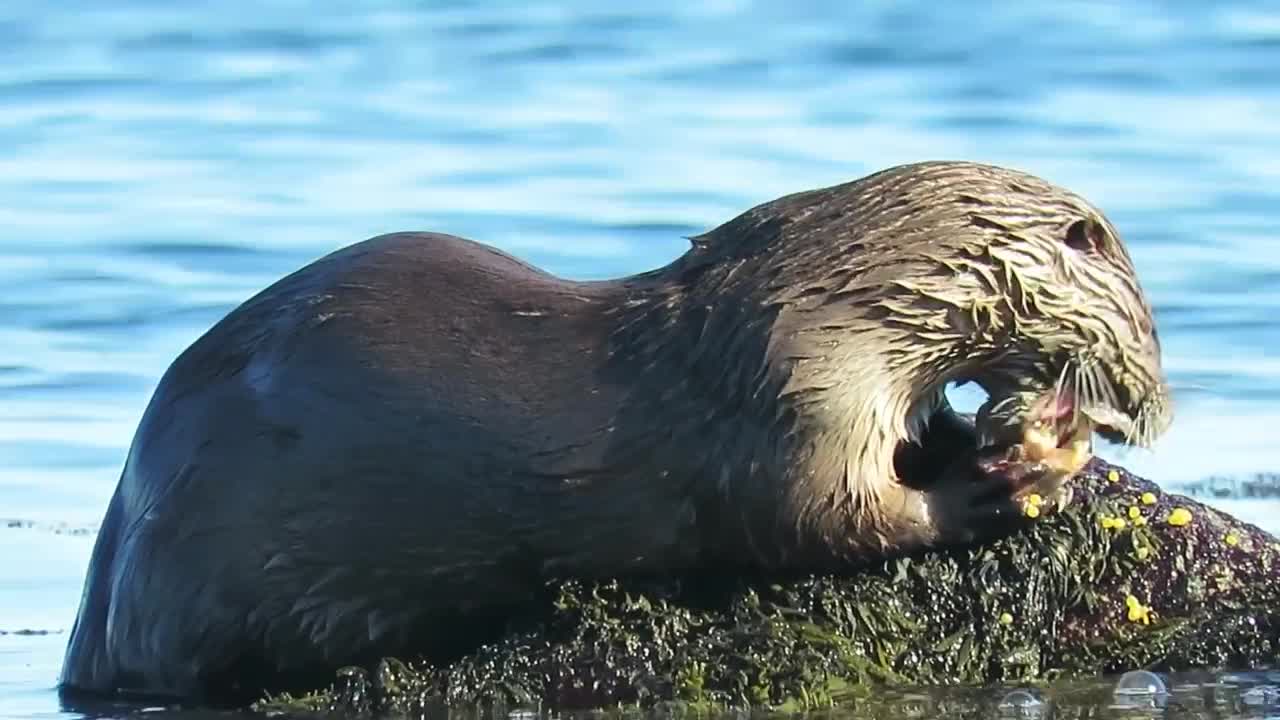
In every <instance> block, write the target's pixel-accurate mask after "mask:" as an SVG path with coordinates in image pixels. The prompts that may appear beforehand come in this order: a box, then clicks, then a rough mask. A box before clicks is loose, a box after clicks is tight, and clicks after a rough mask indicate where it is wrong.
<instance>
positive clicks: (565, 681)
mask: <svg viewBox="0 0 1280 720" xmlns="http://www.w3.org/2000/svg"><path fill="white" fill-rule="evenodd" d="M1073 487H1074V488H1075V492H1074V497H1073V499H1072V501H1071V504H1070V505H1069V506H1068V507H1067V508H1066V509H1064V510H1063V511H1061V512H1059V513H1053V514H1047V515H1045V516H1042V517H1039V518H1037V519H1036V520H1035V521H1034V522H1032V523H1030V527H1029V528H1027V529H1026V530H1025V531H1021V532H1018V533H1016V534H1014V535H1012V536H1010V537H1007V538H1005V539H1002V540H999V541H996V542H992V543H988V544H984V545H980V546H975V547H971V548H964V549H955V550H950V551H939V552H932V553H928V554H922V555H918V556H915V557H910V558H901V559H895V560H891V561H888V562H884V563H882V564H879V565H876V566H873V567H869V568H866V569H865V570H862V571H859V572H856V573H849V574H847V575H841V576H821V577H800V578H768V579H761V578H733V579H725V578H715V577H711V576H707V575H703V576H700V577H694V578H682V579H672V580H670V581H666V582H664V583H657V582H641V581H622V580H615V581H610V582H600V583H581V582H566V583H563V584H562V585H561V586H559V588H558V598H557V600H556V602H555V603H554V605H553V606H551V607H548V608H546V609H545V612H544V613H543V614H542V615H541V617H539V618H538V619H536V620H532V621H530V622H528V623H526V625H525V626H524V627H523V628H517V629H514V630H513V631H512V632H511V633H509V634H508V635H506V636H505V637H504V638H503V639H501V640H500V641H498V642H497V643H495V644H490V645H486V646H484V647H481V648H479V649H477V650H475V651H474V652H472V653H471V654H469V655H466V656H465V657H463V658H461V659H459V660H457V661H455V662H452V663H450V664H448V665H444V666H431V665H428V664H425V663H424V664H414V663H407V664H406V663H402V662H400V661H398V660H390V659H389V660H385V661H383V662H382V663H381V664H380V665H379V666H378V667H377V668H372V669H371V670H370V671H368V672H366V671H365V670H361V669H354V668H351V669H347V670H345V671H344V672H343V673H342V674H341V676H340V677H339V678H338V679H337V680H336V681H335V683H334V684H333V686H331V687H330V688H329V689H327V690H325V691H323V692H319V693H317V694H315V695H311V696H307V697H303V698H294V697H290V696H281V697H276V698H271V699H268V700H265V701H263V702H260V703H259V704H258V705H257V709H259V710H312V711H314V710H326V709H333V710H342V711H345V712H352V711H368V710H393V711H398V712H409V713H419V712H422V711H423V710H425V709H427V708H431V707H439V706H441V705H458V704H466V705H471V704H485V705H499V706H508V707H509V706H512V705H518V706H541V707H555V708H583V707H603V706H617V705H624V706H626V705H641V706H645V705H654V704H659V703H667V702H669V701H675V702H677V703H678V704H679V706H680V707H681V708H684V709H695V710H696V709H701V708H719V707H728V706H734V707H747V706H752V707H759V706H767V707H772V708H781V709H800V708H820V707H825V706H829V705H831V704H833V703H837V702H838V703H841V704H842V705H850V704H852V705H856V704H857V703H858V702H859V701H860V699H867V698H870V697H872V696H873V694H874V693H877V692H879V690H878V688H882V687H883V685H884V684H885V683H890V684H913V685H914V684H954V683H987V682H1005V683H1014V682H1018V683H1029V682H1038V681H1044V680H1048V679H1052V678H1053V677H1055V676H1062V675H1097V674H1099V673H1108V672H1119V671H1123V670H1127V669H1131V668H1137V667H1146V668H1150V669H1157V670H1180V669H1190V668H1204V667H1217V668H1228V667H1229V668H1250V667H1257V666H1262V665H1268V664H1274V663H1275V662H1276V661H1277V659H1278V658H1280V562H1278V559H1280V542H1277V540H1276V538H1274V537H1273V536H1271V535H1269V534H1267V533H1265V532H1263V531H1262V530H1260V529H1259V528H1257V527H1255V526H1253V525H1249V524H1246V523H1243V522H1240V521H1238V520H1236V519H1234V518H1232V517H1230V516H1228V515H1226V514H1224V513H1222V512H1219V511H1217V510H1214V509H1212V508H1210V507H1207V506H1205V505H1203V504H1201V503H1199V502H1196V501H1194V500H1192V499H1190V498H1188V497H1184V496H1180V495H1172V494H1167V493H1164V492H1162V491H1161V490H1160V488H1159V487H1157V486H1156V485H1155V484H1154V483H1151V482H1150V481H1147V480H1144V479H1141V478H1138V477H1135V476H1133V475H1130V474H1129V473H1127V472H1125V471H1124V470H1122V469H1120V468H1117V467H1114V466H1111V465H1108V464H1107V463H1105V462H1103V461H1101V460H1097V459H1095V460H1094V461H1092V462H1091V463H1090V464H1089V465H1088V466H1087V467H1086V468H1085V470H1084V471H1083V472H1082V473H1081V474H1080V476H1079V477H1078V478H1077V479H1076V480H1075V481H1073ZM1032 512H1033V513H1034V512H1035V511H1032Z"/></svg>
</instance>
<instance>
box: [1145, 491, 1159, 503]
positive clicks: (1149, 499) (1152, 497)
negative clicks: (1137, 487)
mask: <svg viewBox="0 0 1280 720" xmlns="http://www.w3.org/2000/svg"><path fill="white" fill-rule="evenodd" d="M1142 504H1143V505H1155V504H1156V494H1155V493H1153V492H1144V493H1142Z"/></svg>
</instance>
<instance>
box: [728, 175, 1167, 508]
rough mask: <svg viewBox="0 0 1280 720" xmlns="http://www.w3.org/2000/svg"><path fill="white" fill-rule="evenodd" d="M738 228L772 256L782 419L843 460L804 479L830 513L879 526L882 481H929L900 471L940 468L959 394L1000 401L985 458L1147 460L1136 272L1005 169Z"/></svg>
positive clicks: (1084, 213)
mask: <svg viewBox="0 0 1280 720" xmlns="http://www.w3.org/2000/svg"><path fill="white" fill-rule="evenodd" d="M736 222H737V230H736V234H737V235H738V237H739V238H743V237H747V238H750V237H759V238H766V239H764V240H756V241H749V240H748V241H746V242H744V243H741V244H739V246H738V247H739V254H740V257H742V258H744V259H743V262H744V263H745V262H749V260H748V258H750V257H752V256H760V255H768V256H770V257H771V258H772V260H769V261H766V262H765V263H763V265H764V266H767V272H768V273H769V274H770V275H771V278H770V284H769V287H771V288H773V289H774V291H775V294H774V295H772V296H771V297H770V298H768V299H767V301H766V305H767V306H768V307H770V308H774V309H775V311H776V313H777V317H776V320H775V322H774V325H773V333H772V339H771V341H770V342H771V348H770V355H771V358H772V360H773V361H775V363H774V364H775V367H779V366H781V367H784V368H785V370H784V371H783V372H782V375H783V378H784V379H783V382H782V386H783V390H782V393H781V395H782V398H783V405H784V410H785V411H786V413H787V415H788V416H789V417H793V418H797V420H796V422H799V423H804V424H806V425H807V426H808V428H809V430H810V432H808V433H806V436H807V437H811V438H817V439H815V440H813V442H814V443H815V445H820V444H824V443H825V447H824V452H822V453H814V456H820V457H823V458H829V457H840V458H842V459H841V462H843V463H844V467H842V468H826V467H824V468H816V469H814V468H810V469H809V470H808V472H809V475H811V476H813V477H815V478H825V479H824V480H814V482H826V483H828V484H830V483H831V482H832V481H831V478H834V477H840V478H843V481H842V482H838V483H836V485H838V486H839V487H833V488H830V492H828V493H826V494H825V497H827V498H829V499H834V500H837V501H839V499H840V498H843V499H844V503H843V504H849V503H850V502H851V504H852V505H853V506H854V507H855V508H858V507H861V508H867V509H871V510H870V511H874V508H876V507H877V505H878V504H880V500H881V499H880V498H879V497H878V495H880V494H882V491H883V490H884V488H885V487H886V485H885V483H886V482H890V483H891V482H893V481H901V482H908V481H910V480H911V478H903V477H899V475H900V474H902V470H901V469H902V468H903V467H917V468H919V467H922V466H925V465H927V466H929V467H932V468H934V469H936V468H937V465H938V464H937V462H933V463H921V462H911V461H910V458H909V457H908V458H907V461H906V462H904V458H903V456H904V454H905V455H907V456H910V455H911V454H912V453H916V454H925V455H927V454H928V453H929V452H930V451H931V450H932V451H936V452H942V451H941V450H940V449H938V448H930V447H929V446H930V443H931V442H933V441H932V440H931V435H932V433H931V432H930V426H931V425H939V424H950V425H954V424H955V423H941V422H940V420H943V419H945V420H951V421H954V420H956V419H957V417H956V416H955V414H954V413H953V411H952V410H951V408H950V407H949V404H948V402H947V400H946V396H945V390H946V388H947V386H948V385H949V384H952V383H965V382H975V383H978V384H979V385H981V386H982V387H983V388H984V389H985V390H986V391H987V393H988V394H989V396H990V401H989V402H988V403H987V405H986V406H984V408H983V410H982V411H981V412H980V413H979V417H978V429H979V431H980V432H974V433H972V436H971V438H970V440H969V441H968V442H969V444H970V445H971V446H974V447H973V448H972V449H974V450H977V449H978V448H977V446H980V445H982V444H984V443H998V442H1018V441H1019V439H1021V440H1023V441H1025V443H1026V444H1027V445H1028V446H1034V447H1037V448H1039V451H1054V450H1058V449H1064V448H1067V446H1071V445H1073V444H1074V445H1079V444H1080V443H1081V442H1084V443H1086V444H1087V442H1088V439H1087V438H1088V437H1089V436H1090V434H1091V432H1092V431H1097V432H1098V433H1100V434H1101V435H1103V436H1104V437H1107V438H1108V439H1111V440H1114V441H1118V442H1121V443H1128V444H1137V445H1146V444H1149V443H1151V442H1152V441H1153V440H1154V439H1155V438H1156V437H1157V436H1158V435H1160V434H1161V433H1162V432H1163V431H1164V430H1165V429H1166V428H1167V426H1168V425H1169V423H1170V420H1171V417H1172V403H1171V401H1170V396H1169V389H1168V384H1167V383H1166V381H1165V379H1164V373H1163V370H1162V368H1161V360H1160V342H1159V338H1158V336H1157V333H1156V330H1155V327H1154V323H1153V319H1152V313H1151V308H1150V305H1149V303H1148V301H1147V299H1146V297H1145V295H1144V293H1143V291H1142V289H1141V287H1140V285H1139V283H1138V280H1137V277H1136V273H1135V269H1134V266H1133V263H1132V261H1131V259H1130V257H1129V255H1128V253H1127V251H1126V250H1125V248H1124V246H1123V244H1122V242H1121V240H1120V238H1119V236H1118V234H1117V233H1116V232H1115V230H1114V228H1113V227H1112V226H1111V224H1110V223H1109V222H1108V221H1107V220H1106V219H1105V218H1104V217H1103V215H1102V213H1101V212H1099V211H1098V210H1097V209H1096V208H1094V207H1093V206H1091V205H1090V204H1089V203H1087V202H1086V201H1084V200H1083V199H1082V198H1080V197H1079V196H1077V195H1075V194H1072V193H1070V192H1068V191H1066V190H1063V189H1061V188H1058V187H1055V186H1053V185H1050V184H1049V183H1047V182H1045V181H1043V180H1040V179H1038V178H1036V177H1034V176H1031V175H1027V174H1024V173H1020V172H1016V171H1013V170H1008V169H1004V168H999V167H993V166H987V165H979V164H974V163H956V162H932V163H920V164H915V165H907V166H900V167H896V168H891V169H889V170H886V171H883V172H880V173H876V174H874V175H870V176H868V177H866V178H863V179H861V180H857V181H854V182H851V183H847V184H845V185H840V186H836V187H833V188H827V189H824V190H818V191H813V192H810V193H801V194H798V195H793V196H789V197H785V198H782V199H780V200H778V201H775V202H774V203H770V204H767V205H764V206H761V207H760V208H757V209H756V210H753V211H752V212H751V213H749V214H748V215H746V216H743V218H740V219H739V220H738V221H736ZM744 233H745V234H744ZM753 246H754V248H756V249H755V250H752V247H753ZM762 246H767V247H768V248H769V249H770V250H776V251H778V252H771V251H769V250H765V251H764V252H760V251H759V248H761V247H762ZM743 247H745V248H747V250H748V253H749V254H746V255H742V254H741V248H743ZM779 258H785V259H784V260H779ZM942 416H946V417H945V418H943V417H942ZM1011 436H1013V437H1011ZM953 437H954V436H953ZM1082 438H1083V439H1082ZM833 444H834V445H838V447H832V445H833ZM945 453H946V454H948V455H955V454H956V451H955V447H954V443H953V444H952V446H951V447H949V448H948V449H946V450H945ZM1078 454H1079V453H1076V455H1078ZM1085 459H1087V455H1086V456H1085V457H1084V458H1083V459H1081V460H1079V464H1080V465H1082V464H1083V462H1084V460H1085ZM1075 469H1078V465H1077V467H1076V468H1075ZM1071 472H1072V473H1073V472H1074V469H1073V470H1071ZM884 478H888V479H889V480H888V481H886V480H884ZM813 490H814V488H812V487H810V488H802V489H801V490H800V491H799V492H800V493H801V494H802V495H804V496H805V497H806V498H808V499H809V500H810V501H811V500H812V498H814V497H815V496H816V495H819V494H822V493H814V492H813ZM836 496H838V498H837V497H836Z"/></svg>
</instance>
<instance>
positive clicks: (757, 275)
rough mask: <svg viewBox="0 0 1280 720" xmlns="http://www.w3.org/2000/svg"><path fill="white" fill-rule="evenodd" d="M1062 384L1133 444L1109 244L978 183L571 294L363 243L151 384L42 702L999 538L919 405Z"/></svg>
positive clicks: (1143, 359)
mask: <svg viewBox="0 0 1280 720" xmlns="http://www.w3.org/2000/svg"><path fill="white" fill-rule="evenodd" d="M1085 366H1088V367H1091V368H1094V369H1095V372H1094V375H1096V376H1097V377H1099V378H1103V380H1099V381H1098V382H1104V381H1105V383H1106V389H1107V390H1108V391H1109V392H1110V394H1109V396H1108V397H1109V398H1110V403H1111V405H1112V406H1113V407H1112V409H1113V410H1114V414H1115V417H1117V418H1120V420H1118V421H1117V422H1119V423H1120V424H1121V425H1124V424H1125V423H1127V424H1128V426H1127V427H1120V428H1117V427H1109V428H1104V429H1106V430H1108V431H1110V432H1111V433H1112V434H1116V435H1118V436H1119V435H1126V436H1128V437H1129V439H1134V438H1138V439H1141V440H1147V439H1150V437H1154V435H1156V434H1158V432H1159V431H1160V430H1162V429H1163V427H1164V426H1165V425H1166V424H1167V422H1168V416H1169V403H1168V398H1167V390H1166V389H1165V385H1164V382H1163V377H1162V374H1161V371H1160V362H1159V344H1158V341H1157V339H1156V337H1155V335H1154V331H1153V329H1152V327H1151V314H1150V309H1149V307H1148V305H1147V302H1146V300H1145V298H1144V297H1143V295H1142V291H1141V290H1140V288H1139V286H1138V283H1137V280H1136V278H1135V277H1134V271H1133V267H1132V264H1131V262H1130V260H1129V258H1128V255H1127V254H1126V252H1125V250H1124V248H1123V246H1122V244H1121V242H1120V240H1119V239H1118V237H1117V236H1116V235H1115V233H1114V229H1113V228H1112V227H1111V226H1110V224H1109V223H1107V222H1106V220H1105V219H1104V218H1103V217H1102V215H1101V214H1100V213H1099V212H1098V211H1097V210H1096V209H1094V208H1092V207H1091V206H1089V205H1088V204H1086V203H1085V202H1084V201H1083V200H1081V199H1080V198H1078V197H1076V196H1074V195H1072V194H1070V193H1068V192H1066V191H1064V190H1061V189H1059V188H1055V187H1053V186H1051V185H1048V184H1046V183H1044V182H1043V181H1041V180H1038V179H1036V178H1034V177H1031V176H1028V175H1024V174H1021V173H1017V172H1014V171H1010V170H1005V169H1001V168H995V167H990V166H983V165H976V164H967V163H926V164H919V165H912V166H904V167H900V168H894V169H891V170H888V171H885V172H883V173H878V174H876V175H872V176H869V177H867V178H864V179H862V180H859V181H856V182H852V183H848V184H844V185H840V186H836V187H832V188H826V189H822V190H815V191H811V192H806V193H800V194H797V195H792V196H788V197H784V198H781V199H779V200H776V201H773V202H770V203H767V204H764V205H761V206H759V207H757V208H755V209H752V210H750V211H748V212H746V213H744V214H743V215H741V216H739V217H738V218H736V219H734V220H732V221H730V222H728V223H726V224H724V225H722V226H720V227H719V228H717V229H715V230H713V231H711V232H710V233H708V234H706V235H704V236H700V237H698V238H695V239H694V240H693V247H692V248H691V249H690V250H689V251H688V252H687V253H686V254H685V255H683V256H682V257H680V258H679V259H677V260H675V261H674V262H672V263H671V264H670V265H668V266H666V267H663V268H661V269H659V270H656V271H653V272H649V273H644V274H640V275H636V276H632V277H627V278H623V279H619V280H610V281H603V282H571V281H567V280H563V279H560V278H556V277H553V276H551V275H548V274H546V273H544V272H542V271H540V270H538V269H536V268H533V267H531V266H529V265H526V264H524V263H522V262H520V261H518V260H516V259H514V258H512V257H510V256H508V255H506V254H503V253H501V252H499V251H497V250H494V249H492V248H489V247H487V246H484V245H481V244H477V243H474V242H471V241H468V240H464V239H460V238H457V237H451V236H447V235H437V234H418V233H403V234H394V235H386V236H381V237H377V238H373V239H371V240H367V241H365V242H362V243H359V244H356V245H353V246H351V247H348V248H346V249H343V250H340V251H338V252H335V253H333V254H331V255H329V256H327V257H324V258H322V259H320V260H318V261H316V262H314V263H312V264H310V265H308V266H306V267H304V268H302V269H301V270H299V271H297V272H295V273H293V274H292V275H289V276H287V277H285V278H283V279H282V280H280V281H278V282H277V283H275V284H273V285H272V286H270V287H269V288H267V289H266V290H264V291H262V292H261V293H260V294H258V295H257V296H256V297H254V298H252V299H250V300H248V301H247V302H245V303H244V304H243V305H241V306H240V307H239V308H237V309H236V310H235V311H233V312H232V313H230V314H229V315H228V316H227V317H226V318H224V319H223V320H222V321H221V322H219V323H218V324H216V325H215V326H214V327H213V328H212V329H210V330H209V331H208V332H207V333H206V334H205V335H204V336H203V337H201V338H200V339H199V340H197V341H196V342H195V343H194V344H193V345H192V346H191V347H190V348H188V349H187V350H186V351H185V352H183V353H182V354H181V355H180V356H179V357H178V358H177V360H176V361H175V362H174V363H173V365H172V366H171V367H170V368H169V370H168V371H167V372H166V373H165V375H164V377H163V378H162V380H161V382H160V384H159V387H158V388H157V390H156V392H155V395H154V397H153V398H152V400H151V402H150V404H149V406H148V407H147V409H146V412H145V414H144V415H143V417H142V420H141V423H140V425H139V427H138V430H137V434H136V436H135V438H134V441H133V444H132V447H131V448H130V452H129V456H128V460H127V462H126V465H125V468H124V471H123V474H122V476H121V479H120V483H119V486H118V488H117V490H116V493H115V495H114V496H113V498H112V499H111V502H110V505H109V507H108V509H107V513H106V517H105V519H104V522H103V525H102V530H101V533H100V535H99V537H98V541H97V545H96V547H95V549H94V553H93V559H92V563H91V566H90V568H89V572H88V576H87V579H86V584H85V593H84V598H83V601H82V604H81V608H80V613H79V617H78V619H77V622H76V626H75V628H74V630H73V632H72V636H71V639H70V643H69V647H68V651H67V656H66V662H65V666H64V670H63V676H62V683H63V687H64V689H66V690H89V691H95V692H112V691H132V692H140V693H144V694H155V695H170V696H180V697H195V698H207V697H213V696H216V695H218V694H219V693H223V692H226V691H228V690H229V689H234V688H235V687H237V686H246V685H248V686H259V685H267V686H270V684H271V683H272V682H275V680H276V679H277V678H279V677H286V676H288V675H289V674H290V673H293V672H298V673H301V672H306V671H312V670H320V671H324V670H328V669H331V668H333V667H336V666H340V665H342V664H345V663H349V662H357V661H360V660H362V659H365V658H370V657H374V656H376V655H378V654H383V653H403V652H406V651H412V650H413V648H414V647H416V643H419V642H421V640H422V638H423V637H424V633H425V635H429V634H430V630H429V628H430V627H431V623H432V621H433V619H438V618H442V617H446V616H447V615H448V613H451V612H455V611H463V610H467V609H477V610H483V609H484V608H486V607H490V606H493V605H495V604H500V603H503V602H514V601H518V600H519V599H520V598H523V597H526V596H527V595H528V594H529V593H530V592H532V591H533V589H534V588H536V587H537V585H538V583H540V582H541V581H543V580H544V579H546V578H551V577H556V576H566V575H572V576H602V575H605V576H607V575H618V574H626V573H634V572H665V571H680V570H696V569H699V568H705V567H716V568H735V567H736V568H744V569H766V570H767V569H787V570H809V569H812V570H830V569H839V568H847V567H851V566H852V565H854V564H856V563H858V562H861V561H865V560H867V559H874V558H877V557H883V556H885V555H887V554H894V553H902V552H908V551H912V550H916V549H919V548H922V547H928V546H931V545H936V544H940V543H951V542H968V541H972V540H974V539H976V538H981V537H984V536H988V535H991V534H995V533H1001V532H1007V531H1008V530H1009V529H1010V528H1011V527H1013V520H1012V517H1013V516H1015V515H1016V514H1017V513H1016V511H1014V506H1013V503H1012V501H1011V498H1010V490H1009V488H1008V487H1007V484H1002V482H1003V480H1002V479H1001V478H998V477H990V476H987V475H984V474H982V473H980V472H976V471H974V470H973V458H974V454H975V453H976V451H977V444H978V442H977V439H976V435H975V433H974V431H973V428H972V427H971V426H970V425H967V424H966V423H964V422H962V421H961V420H960V419H959V418H957V417H956V416H955V415H954V414H953V413H951V412H950V410H949V408H947V407H946V403H945V399H944V398H943V394H942V393H943V388H944V387H945V385H946V384H947V383H948V382H953V381H960V380H974V381H977V382H980V383H982V384H983V385H984V387H986V388H987V389H988V390H989V391H991V392H992V394H993V396H995V395H1008V394H1010V393H1012V392H1015V391H1025V390H1026V388H1028V387H1032V388H1041V387H1049V386H1051V385H1052V384H1053V383H1054V382H1055V379H1056V378H1058V377H1060V376H1061V375H1062V372H1063V369H1064V368H1067V367H1077V368H1081V367H1085ZM1095 380H1096V378H1095ZM1139 426H1141V428H1143V429H1142V431H1141V432H1136V431H1135V430H1134V428H1135V427H1139ZM1139 436H1140V437H1139Z"/></svg>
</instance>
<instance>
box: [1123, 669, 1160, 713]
mask: <svg viewBox="0 0 1280 720" xmlns="http://www.w3.org/2000/svg"><path fill="white" fill-rule="evenodd" d="M1112 696H1113V697H1114V698H1115V701H1116V703H1117V704H1118V705H1121V706H1124V707H1153V706H1162V705H1164V703H1165V700H1166V699H1167V698H1168V696H1169V690H1168V688H1166V687H1165V685H1164V680H1161V679H1160V676H1159V675H1156V674H1155V673H1153V672H1148V671H1146V670H1130V671H1129V672H1127V673H1125V674H1123V675H1121V676H1120V679H1119V680H1118V681H1116V689H1115V690H1114V691H1113V692H1112Z"/></svg>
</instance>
